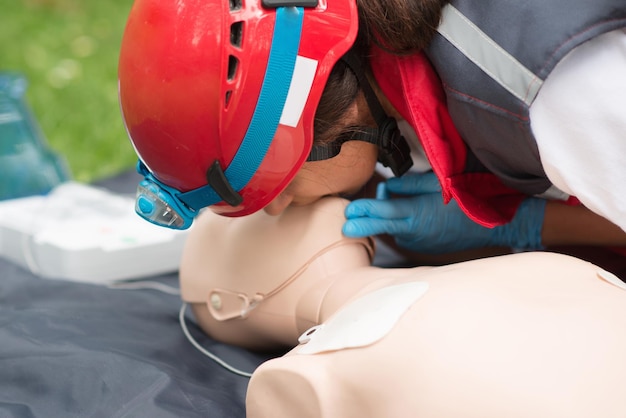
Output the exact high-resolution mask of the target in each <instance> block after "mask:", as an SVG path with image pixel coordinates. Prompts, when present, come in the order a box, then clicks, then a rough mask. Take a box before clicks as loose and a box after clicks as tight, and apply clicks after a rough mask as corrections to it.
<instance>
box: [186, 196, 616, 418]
mask: <svg viewBox="0 0 626 418" xmlns="http://www.w3.org/2000/svg"><path fill="white" fill-rule="evenodd" d="M345 204H346V202H345V201H343V200H341V199H337V198H326V199H322V200H320V201H318V202H317V203H315V204H312V205H309V206H304V207H290V208H288V209H287V210H286V211H285V212H284V213H283V214H282V215H280V216H274V217H272V216H268V215H267V214H265V213H264V212H259V213H257V214H254V215H251V216H248V217H243V218H226V217H221V216H218V215H215V214H214V213H212V212H210V211H205V212H203V214H202V215H201V216H200V217H199V219H198V222H197V223H196V224H195V225H194V228H193V229H192V230H191V231H190V236H189V241H188V243H187V246H186V248H185V251H184V256H183V260H182V265H181V290H182V295H183V299H185V300H186V301H187V302H190V303H192V304H193V306H194V313H195V314H196V318H197V320H198V322H199V323H200V325H201V326H202V327H203V329H204V330H205V331H206V332H207V333H209V334H210V335H211V336H213V337H214V338H216V339H218V340H221V341H224V342H228V343H232V344H238V345H242V346H244V347H249V348H279V347H284V346H285V345H287V346H292V347H294V348H293V349H292V350H291V351H290V352H289V353H287V354H286V355H285V356H283V357H279V358H276V359H273V360H269V361H267V362H265V363H264V364H262V365H261V366H260V367H259V368H258V369H257V370H256V371H255V372H254V374H253V376H252V379H251V381H250V384H249V386H248V395H247V406H246V408H247V416H248V417H250V418H258V417H272V418H277V417H278V418H281V417H285V418H286V417H293V416H298V417H305V418H306V417H316V418H317V417H344V416H358V417H372V418H374V417H380V416H385V417H391V418H395V417H406V416H423V417H445V418H453V417H454V418H456V417H459V416H463V417H481V418H491V417H493V418H495V417H498V418H499V417H503V416H533V417H546V418H547V417H555V416H567V417H568V418H569V417H576V418H583V417H585V418H586V417H589V416H602V417H623V416H626V403H624V402H623V399H622V393H621V392H622V390H621V385H622V381H623V376H625V375H626V361H625V360H624V359H623V353H624V350H626V333H624V332H623V330H624V329H626V291H625V290H624V288H625V287H626V286H624V284H623V283H622V282H621V281H619V279H617V278H615V277H614V276H612V275H611V274H610V273H608V272H605V271H603V270H601V269H600V268H598V267H596V266H594V265H593V264H590V263H588V262H585V261H582V260H578V259H575V258H572V257H569V256H564V255H560V254H552V253H541V252H539V253H522V254H514V255H508V256H501V257H492V258H486V259H481V260H474V261H469V262H464V263H458V264H453V265H448V266H443V267H432V268H428V267H423V268H413V269H382V268H377V267H374V266H371V265H370V260H371V256H372V246H371V242H369V241H367V240H364V241H358V240H350V241H345V238H344V237H342V236H341V232H340V230H341V224H342V223H343V207H344V206H345ZM311 327H313V328H311ZM307 330H309V331H308V332H306V331H307ZM301 335H302V336H306V338H305V339H300V341H301V342H300V343H299V342H298V339H299V338H298V337H299V336H301Z"/></svg>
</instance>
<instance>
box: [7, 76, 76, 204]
mask: <svg viewBox="0 0 626 418" xmlns="http://www.w3.org/2000/svg"><path fill="white" fill-rule="evenodd" d="M26 87H27V81H26V78H25V77H24V76H23V75H21V74H19V73H15V72H0V200H6V199H13V198H18V197H25V196H32V195H37V194H45V193H47V192H49V191H50V190H51V189H52V188H53V187H54V186H56V185H58V184H60V183H62V182H64V181H67V180H69V179H70V177H71V176H70V173H69V169H68V167H67V164H66V162H65V160H64V159H63V158H62V157H60V156H59V155H57V154H56V153H54V152H53V151H52V150H51V149H50V148H49V147H48V146H47V143H46V141H45V137H44V135H43V133H42V131H41V129H40V127H39V124H38V123H37V121H36V119H35V117H34V115H33V113H32V112H31V110H30V108H29V106H28V105H27V103H26V101H25V99H24V93H25V91H26Z"/></svg>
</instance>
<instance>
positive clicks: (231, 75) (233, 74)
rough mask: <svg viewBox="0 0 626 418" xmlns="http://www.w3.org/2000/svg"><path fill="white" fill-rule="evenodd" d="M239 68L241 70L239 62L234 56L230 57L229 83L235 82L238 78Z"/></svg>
mask: <svg viewBox="0 0 626 418" xmlns="http://www.w3.org/2000/svg"><path fill="white" fill-rule="evenodd" d="M237 68H239V60H238V59H237V57H235V56H233V55H229V56H228V81H233V80H234V79H235V77H236V76H237Z"/></svg>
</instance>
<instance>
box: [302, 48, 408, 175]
mask: <svg viewBox="0 0 626 418" xmlns="http://www.w3.org/2000/svg"><path fill="white" fill-rule="evenodd" d="M341 60H342V61H343V62H345V63H346V65H347V66H348V68H350V70H351V71H352V72H353V73H354V75H355V76H356V78H357V80H358V82H359V86H360V87H361V90H362V91H363V95H364V96H365V100H366V101H367V105H368V107H369V109H370V112H371V114H372V117H373V118H374V120H375V121H376V125H377V126H378V128H359V130H358V131H355V132H352V133H350V134H349V135H346V136H344V137H341V138H338V139H337V140H335V141H333V142H331V143H329V144H320V145H314V146H313V148H312V149H311V153H310V154H309V158H308V159H307V161H319V160H325V159H329V158H332V157H334V156H336V155H337V154H339V152H340V151H341V145H343V143H344V142H346V141H364V142H368V143H370V144H374V145H376V146H377V147H378V161H379V162H380V163H381V164H382V165H384V166H385V167H389V168H390V169H391V171H393V174H394V175H395V176H396V177H399V176H401V175H403V174H404V173H406V172H407V170H408V169H409V168H411V166H412V165H413V160H412V159H411V149H410V148H409V144H408V143H407V142H406V139H405V138H404V137H403V136H402V134H401V133H400V130H399V129H398V124H397V122H396V120H395V119H394V118H392V117H390V116H388V115H387V113H386V112H385V110H384V109H383V107H382V105H381V104H380V101H379V100H378V97H376V93H374V89H373V88H372V86H371V84H370V82H369V80H368V79H367V77H366V75H365V71H364V69H363V68H364V66H363V62H362V61H361V59H360V57H359V56H358V55H357V54H356V53H355V52H353V51H352V50H350V51H348V53H347V54H345V55H344V56H343V57H342V58H341Z"/></svg>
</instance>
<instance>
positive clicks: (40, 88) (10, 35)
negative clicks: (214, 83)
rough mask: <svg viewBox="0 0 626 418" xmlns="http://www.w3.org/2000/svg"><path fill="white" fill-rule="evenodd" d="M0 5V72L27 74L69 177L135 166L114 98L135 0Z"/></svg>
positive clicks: (37, 111) (33, 102)
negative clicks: (63, 159) (125, 34)
mask: <svg viewBox="0 0 626 418" xmlns="http://www.w3.org/2000/svg"><path fill="white" fill-rule="evenodd" d="M0 4H2V12H1V14H0V51H1V55H0V71H5V70H7V71H17V72H20V73H22V74H24V75H25V76H26V78H27V80H28V83H29V87H28V89H27V91H26V101H27V103H28V104H29V106H30V108H31V110H32V111H33V113H34V115H35V117H36V119H37V121H38V122H39V125H40V127H41V129H42V130H43V132H44V135H45V137H46V140H47V143H48V145H49V146H50V147H51V148H52V149H53V150H54V151H56V152H57V153H59V154H61V155H62V156H63V157H64V158H65V160H66V161H67V163H68V165H69V168H70V171H71V175H72V177H73V178H74V179H75V180H78V181H83V182H91V181H94V180H98V179H102V178H105V177H108V176H111V175H115V174H117V173H119V172H121V171H123V170H126V169H128V168H131V167H133V166H134V164H135V162H136V159H137V157H136V155H135V153H134V151H133V149H132V146H131V144H130V142H129V140H128V137H127V136H126V132H125V130H124V126H123V122H122V119H121V116H120V111H119V104H118V99H117V60H118V54H119V47H120V42H121V39H122V34H123V31H124V25H125V22H126V18H127V16H128V12H129V10H130V7H131V5H132V0H0ZM0 139H1V138H0Z"/></svg>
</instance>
